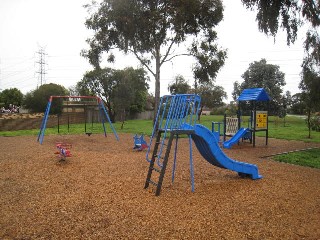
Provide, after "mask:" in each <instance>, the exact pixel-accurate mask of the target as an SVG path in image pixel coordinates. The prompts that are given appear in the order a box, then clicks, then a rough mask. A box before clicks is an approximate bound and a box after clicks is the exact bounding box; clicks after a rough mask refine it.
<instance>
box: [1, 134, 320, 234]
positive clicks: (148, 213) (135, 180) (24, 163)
mask: <svg viewBox="0 0 320 240" xmlns="http://www.w3.org/2000/svg"><path fill="white" fill-rule="evenodd" d="M56 142H65V143H70V144H72V149H71V153H72V156H71V157H70V158H67V159H66V161H59V159H58V158H57V155H56V154H54V153H55V152H56V147H55V143H56ZM308 147H320V144H307V143H303V142H298V141H284V140H276V139H269V144H268V146H265V144H264V139H258V140H257V146H256V147H255V148H253V147H252V146H251V145H249V144H247V143H242V144H240V145H239V146H234V148H233V149H230V150H229V149H228V150H224V152H225V153H226V155H227V156H229V157H231V158H233V159H236V160H239V161H244V162H248V163H253V164H256V165H257V166H258V167H259V172H260V174H261V175H263V178H262V179H260V180H251V179H247V178H240V177H239V176H238V175H237V173H235V172H232V171H229V170H226V169H220V168H217V167H214V166H212V165H210V164H209V163H208V162H206V161H205V160H204V159H203V158H202V157H201V156H200V154H199V153H198V151H197V150H196V149H195V148H194V149H193V157H194V169H195V171H194V172H195V192H191V185H190V173H189V146H188V140H187V139H181V140H179V147H178V152H177V156H178V159H177V169H176V175H175V181H174V183H173V184H172V182H171V170H172V163H173V159H172V155H173V150H172V152H171V158H170V161H169V166H168V168H167V171H166V175H165V179H164V183H163V187H162V191H161V195H160V196H158V197H156V196H155V195H154V189H153V188H152V187H149V188H148V189H144V183H145V179H146V175H147V170H148V166H149V164H148V162H147V161H146V160H145V154H146V152H145V151H144V152H135V151H133V149H132V148H133V136H132V135H130V134H120V141H119V142H117V141H116V140H115V138H114V137H113V136H112V135H108V137H107V138H105V137H104V136H102V135H97V134H96V135H91V136H90V137H88V136H86V135H62V136H58V135H54V136H45V138H44V142H43V144H42V145H40V144H39V143H37V141H36V137H30V136H23V137H0V152H1V155H0V206H1V207H0V239H320V228H319V226H320V170H319V169H312V168H308V167H301V166H296V165H290V164H285V163H280V162H275V161H273V160H272V159H270V158H262V157H263V156H266V155H271V154H274V153H279V152H284V151H290V150H296V149H303V148H308Z"/></svg>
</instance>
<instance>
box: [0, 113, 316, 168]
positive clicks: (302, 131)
mask: <svg viewBox="0 0 320 240" xmlns="http://www.w3.org/2000/svg"><path fill="white" fill-rule="evenodd" d="M247 119H248V118H247V117H245V118H244V122H243V123H242V126H243V127H247V126H248V122H247V121H248V120H247ZM285 120H286V122H285V124H284V122H283V119H280V120H279V119H278V118H274V117H272V116H271V117H269V137H270V138H279V139H287V140H298V141H305V142H318V143H320V133H319V132H314V131H312V132H311V139H309V138H308V137H307V136H308V128H307V126H306V123H305V120H304V119H301V118H299V117H296V116H289V117H286V119H285ZM212 122H223V116H212V115H210V116H201V119H200V122H199V123H200V124H202V125H204V126H206V127H208V128H209V129H211V127H212ZM121 125H122V123H121V122H117V123H115V124H114V125H113V126H114V128H115V129H116V132H117V133H118V134H119V133H132V134H145V135H149V136H150V135H151V133H152V128H153V121H152V120H128V121H125V124H124V126H123V129H121ZM105 126H106V130H107V133H108V134H112V130H111V128H110V125H109V123H106V125H105ZM39 127H40V126H39ZM216 130H217V128H216ZM59 131H60V134H84V133H85V129H84V124H72V125H70V127H69V130H68V127H67V125H63V126H60V129H59ZM86 132H92V133H95V134H103V132H104V131H103V128H102V124H101V123H95V124H93V125H91V124H87V130H86ZM38 133H39V129H32V130H19V131H1V132H0V136H7V137H10V136H23V135H34V136H36V135H38ZM221 133H223V126H222V125H221ZM55 134H58V128H57V127H53V128H47V129H46V131H45V135H55ZM257 135H258V136H265V132H258V133H257ZM274 159H275V160H276V161H283V162H288V163H292V164H297V165H302V166H308V167H313V168H320V150H319V149H313V150H310V151H301V152H296V153H290V154H285V155H279V156H276V157H274Z"/></svg>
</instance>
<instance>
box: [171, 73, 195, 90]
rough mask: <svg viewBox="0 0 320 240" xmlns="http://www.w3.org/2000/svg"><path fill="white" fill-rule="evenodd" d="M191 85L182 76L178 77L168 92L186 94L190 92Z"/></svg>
mask: <svg viewBox="0 0 320 240" xmlns="http://www.w3.org/2000/svg"><path fill="white" fill-rule="evenodd" d="M190 88H191V87H190V85H189V84H188V82H187V81H186V80H185V79H184V77H183V76H182V75H177V76H176V77H175V79H174V81H172V82H171V83H170V84H169V86H168V90H169V92H170V93H171V94H184V93H188V92H189V91H190Z"/></svg>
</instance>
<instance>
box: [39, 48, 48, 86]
mask: <svg viewBox="0 0 320 240" xmlns="http://www.w3.org/2000/svg"><path fill="white" fill-rule="evenodd" d="M37 54H38V56H39V60H38V62H36V63H38V64H39V71H38V72H37V73H38V74H39V76H38V84H37V85H38V86H39V84H40V86H42V84H45V83H46V79H45V75H46V74H47V72H46V55H47V54H46V53H45V49H44V48H43V47H40V49H39V51H38V52H37ZM39 82H40V83H39Z"/></svg>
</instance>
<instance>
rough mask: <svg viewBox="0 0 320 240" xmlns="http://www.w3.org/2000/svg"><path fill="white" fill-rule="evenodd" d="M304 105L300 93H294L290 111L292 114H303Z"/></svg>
mask: <svg viewBox="0 0 320 240" xmlns="http://www.w3.org/2000/svg"><path fill="white" fill-rule="evenodd" d="M305 109H306V104H305V103H304V102H303V99H302V96H301V93H296V94H294V95H293V96H292V104H291V109H290V111H291V112H292V113H293V114H298V115H303V114H305Z"/></svg>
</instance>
